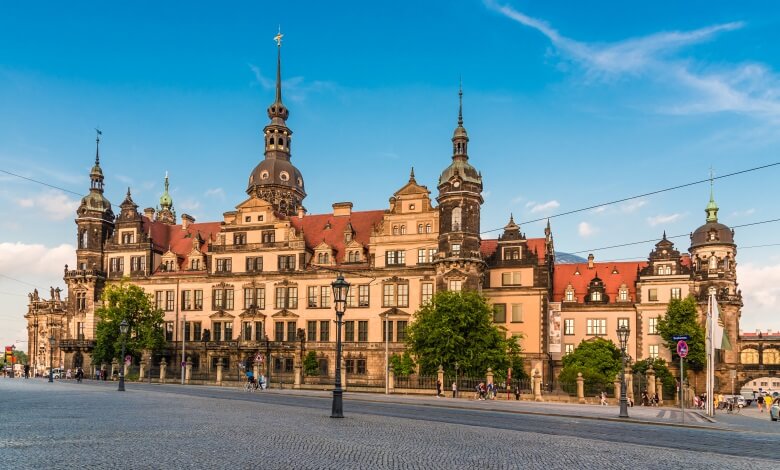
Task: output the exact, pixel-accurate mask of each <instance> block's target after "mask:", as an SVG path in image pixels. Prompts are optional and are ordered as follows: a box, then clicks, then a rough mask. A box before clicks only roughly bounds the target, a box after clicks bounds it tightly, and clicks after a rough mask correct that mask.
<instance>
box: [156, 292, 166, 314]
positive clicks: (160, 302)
mask: <svg viewBox="0 0 780 470" xmlns="http://www.w3.org/2000/svg"><path fill="white" fill-rule="evenodd" d="M164 296H165V292H164V291H161V290H156V291H154V308H155V309H157V310H162V309H163V307H164V306H165V297H164Z"/></svg>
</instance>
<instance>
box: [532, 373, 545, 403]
mask: <svg viewBox="0 0 780 470" xmlns="http://www.w3.org/2000/svg"><path fill="white" fill-rule="evenodd" d="M534 401H544V400H543V399H542V374H541V373H539V370H538V369H537V370H536V371H535V372H534Z"/></svg>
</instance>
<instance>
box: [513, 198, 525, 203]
mask: <svg viewBox="0 0 780 470" xmlns="http://www.w3.org/2000/svg"><path fill="white" fill-rule="evenodd" d="M523 201H525V197H523V196H515V197H513V198H512V200H511V201H510V202H511V203H512V204H520V203H521V202H523Z"/></svg>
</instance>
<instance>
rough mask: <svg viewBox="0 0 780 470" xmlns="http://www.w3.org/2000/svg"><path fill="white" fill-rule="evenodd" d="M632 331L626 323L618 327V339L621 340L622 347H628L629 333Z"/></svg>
mask: <svg viewBox="0 0 780 470" xmlns="http://www.w3.org/2000/svg"><path fill="white" fill-rule="evenodd" d="M630 332H631V330H629V329H628V327H627V326H626V325H620V327H619V328H618V329H617V335H618V340H619V341H620V349H626V345H627V344H628V335H629V333H630Z"/></svg>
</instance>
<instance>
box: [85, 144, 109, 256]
mask: <svg viewBox="0 0 780 470" xmlns="http://www.w3.org/2000/svg"><path fill="white" fill-rule="evenodd" d="M100 135H101V133H100V131H98V135H97V138H96V139H95V142H96V150H95V166H93V167H92V170H91V171H90V172H89V178H90V180H91V182H90V186H89V194H87V195H86V196H84V197H83V198H82V199H81V204H80V205H79V208H78V209H77V210H76V215H77V218H76V225H77V227H78V240H77V245H76V246H77V249H76V268H77V269H79V270H91V269H96V270H99V271H102V270H103V269H104V267H103V247H104V245H105V242H106V240H108V239H109V238H110V237H111V236H112V234H113V231H114V212H113V211H112V210H111V202H109V200H108V199H106V197H105V196H104V195H103V170H102V169H101V168H100Z"/></svg>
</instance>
